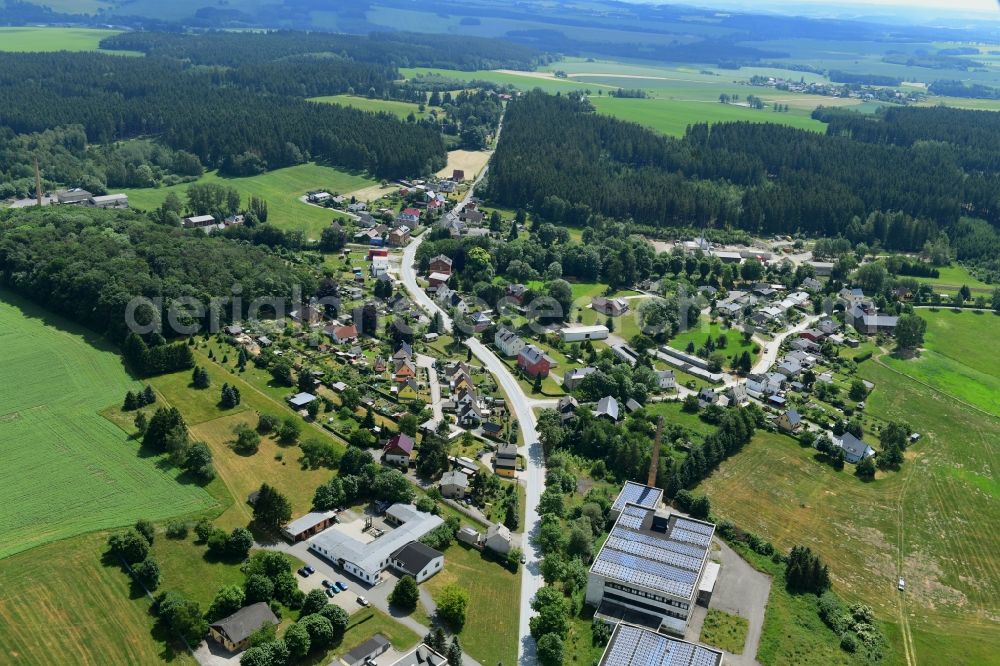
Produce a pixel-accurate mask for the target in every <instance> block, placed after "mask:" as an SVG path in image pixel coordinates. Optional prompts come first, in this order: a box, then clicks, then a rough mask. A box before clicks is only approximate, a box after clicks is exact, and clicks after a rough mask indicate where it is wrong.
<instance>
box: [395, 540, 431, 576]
mask: <svg viewBox="0 0 1000 666" xmlns="http://www.w3.org/2000/svg"><path fill="white" fill-rule="evenodd" d="M391 557H392V562H391V564H392V568H393V569H395V570H396V571H398V572H399V573H401V574H403V575H406V576H413V579H414V580H416V581H417V582H418V583H422V582H424V581H425V580H427V579H428V578H430V577H431V576H433V575H434V574H436V573H438V572H439V571H441V569H442V568H444V553H441V552H439V551H436V550H434V549H433V548H431V547H430V546H428V545H425V544H423V543H420V542H419V541H411V542H410V543H408V544H406V545H405V546H403V547H402V548H400V549H399V550H397V551H396V552H394V553H393V554H392V556H391Z"/></svg>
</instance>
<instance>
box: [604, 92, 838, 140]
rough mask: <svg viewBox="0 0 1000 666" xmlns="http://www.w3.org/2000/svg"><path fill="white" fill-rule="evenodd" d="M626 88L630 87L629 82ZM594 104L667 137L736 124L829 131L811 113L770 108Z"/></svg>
mask: <svg viewBox="0 0 1000 666" xmlns="http://www.w3.org/2000/svg"><path fill="white" fill-rule="evenodd" d="M625 85H628V83H627V82H625ZM751 90H752V89H751ZM590 101H591V103H592V104H593V105H594V108H595V109H597V112H598V113H603V114H606V115H609V116H614V117H616V118H619V119H621V120H628V121H631V122H634V123H639V124H640V125H644V126H646V127H649V128H650V129H654V130H656V131H658V132H661V133H663V134H668V135H670V136H677V137H680V136H684V133H685V132H686V131H687V128H688V126H689V125H694V124H697V123H709V124H711V123H722V122H736V121H744V122H754V123H779V124H782V125H789V126H790V127H797V128H799V129H806V130H811V131H814V132H823V131H825V130H826V125H824V124H823V123H821V122H819V121H818V120H813V119H812V118H810V117H809V114H808V113H806V112H802V111H801V110H798V109H796V110H794V111H789V112H788V113H784V112H782V113H775V112H774V111H772V110H771V109H770V108H767V109H763V110H755V109H751V108H750V107H748V106H741V105H738V104H722V103H720V102H718V101H715V102H709V101H699V100H673V99H660V98H649V99H628V98H622V99H617V98H613V97H591V98H590Z"/></svg>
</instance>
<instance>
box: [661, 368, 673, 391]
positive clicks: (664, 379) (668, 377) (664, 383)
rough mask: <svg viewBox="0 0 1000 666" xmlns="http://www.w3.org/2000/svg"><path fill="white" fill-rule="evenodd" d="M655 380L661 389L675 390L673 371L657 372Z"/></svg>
mask: <svg viewBox="0 0 1000 666" xmlns="http://www.w3.org/2000/svg"><path fill="white" fill-rule="evenodd" d="M656 379H657V382H658V383H659V386H660V388H661V389H663V390H665V391H672V390H674V389H676V388H677V378H676V377H675V376H674V371H673V370H657V371H656Z"/></svg>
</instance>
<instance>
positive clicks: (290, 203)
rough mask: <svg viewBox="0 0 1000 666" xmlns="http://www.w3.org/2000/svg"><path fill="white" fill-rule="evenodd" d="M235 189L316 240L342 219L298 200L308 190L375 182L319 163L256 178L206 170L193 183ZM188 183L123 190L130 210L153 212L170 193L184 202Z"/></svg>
mask: <svg viewBox="0 0 1000 666" xmlns="http://www.w3.org/2000/svg"><path fill="white" fill-rule="evenodd" d="M196 182H198V183H216V184H219V185H225V186H227V187H234V188H236V190H237V191H238V192H239V193H240V196H241V197H242V198H243V202H244V204H246V201H247V200H248V199H249V198H250V197H251V196H255V197H259V198H262V199H264V200H265V201H267V207H268V222H270V223H272V224H274V225H276V226H278V227H280V228H282V229H289V230H296V231H303V232H305V234H306V237H307V238H313V239H318V238H319V235H320V233H321V232H322V231H323V229H324V228H325V227H327V226H329V224H330V222H331V221H332V220H333V219H334V218H335V217H341V218H343V217H344V216H343V215H342V214H340V213H337V212H334V211H332V210H330V209H328V208H321V207H319V206H312V205H309V204H306V203H303V202H302V201H300V200H299V198H300V197H302V196H304V195H305V194H306V193H307V192H309V191H311V190H326V191H328V192H331V193H333V192H336V193H340V194H344V193H347V192H353V191H355V190H360V189H362V188H365V187H370V186H372V185H375V184H376V182H375V181H374V180H371V179H370V178H368V177H366V176H364V175H361V174H352V173H347V172H344V171H339V170H337V169H334V168H332V167H328V166H322V165H319V164H314V163H309V164H299V165H297V166H291V167H286V168H284V169H275V170H274V171H268V172H267V173H263V174H261V175H259V176H248V177H246V178H225V177H222V176H220V175H219V174H218V172H216V171H209V172H207V173H206V174H205V175H204V176H202V177H201V178H199V179H198V181H196ZM190 186H191V183H182V184H180V185H173V186H171V187H155V188H154V187H150V188H140V189H127V190H123V192H125V194H127V195H128V198H129V204H130V205H131V206H132V207H133V208H142V209H145V210H152V209H154V208H156V207H157V206H159V205H160V204H161V203H163V200H164V199H166V198H167V194H168V193H169V192H174V193H176V194H177V196H179V197H180V198H181V201H182V202H185V203H186V201H187V199H186V192H187V189H188V188H189V187H190Z"/></svg>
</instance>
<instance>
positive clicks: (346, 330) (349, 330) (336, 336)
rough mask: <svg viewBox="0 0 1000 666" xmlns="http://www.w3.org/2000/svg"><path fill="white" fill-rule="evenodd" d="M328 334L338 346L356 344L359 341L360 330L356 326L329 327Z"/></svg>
mask: <svg viewBox="0 0 1000 666" xmlns="http://www.w3.org/2000/svg"><path fill="white" fill-rule="evenodd" d="M326 332H327V334H329V336H330V338H332V339H333V341H334V342H335V343H336V344H338V345H342V344H345V343H347V342H354V341H355V340H357V339H358V328H357V326H355V325H354V324H351V325H350V326H329V327H327V329H326Z"/></svg>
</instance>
